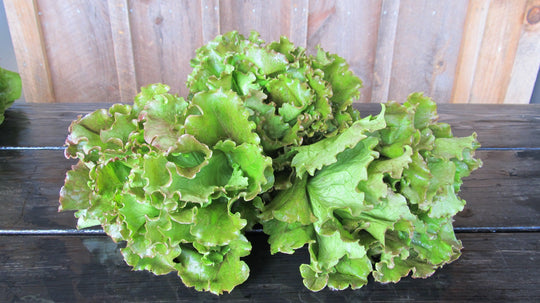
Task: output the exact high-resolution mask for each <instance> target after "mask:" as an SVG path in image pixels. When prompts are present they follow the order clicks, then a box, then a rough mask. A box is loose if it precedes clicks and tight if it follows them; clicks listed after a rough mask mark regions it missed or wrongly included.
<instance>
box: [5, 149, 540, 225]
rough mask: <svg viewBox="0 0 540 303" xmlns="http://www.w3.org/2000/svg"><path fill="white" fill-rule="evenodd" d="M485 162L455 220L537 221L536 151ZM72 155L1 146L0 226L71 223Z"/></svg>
mask: <svg viewBox="0 0 540 303" xmlns="http://www.w3.org/2000/svg"><path fill="white" fill-rule="evenodd" d="M477 156H478V157H479V158H480V159H482V160H483V161H484V167H483V168H481V169H479V170H477V171H475V172H473V174H472V175H471V176H470V177H468V178H466V179H465V180H464V184H463V186H462V191H461V193H460V196H461V197H462V198H464V199H465V200H466V201H467V205H466V207H465V209H464V211H463V212H461V213H459V214H458V215H457V216H456V217H455V220H456V221H455V224H454V225H455V226H456V227H463V228H471V227H494V228H496V227H532V226H538V225H539V224H538V222H540V208H539V206H540V198H539V197H540V187H538V186H537V185H538V184H540V151H539V150H533V151H528V150H510V151H509V150H505V151H492V150H488V151H479V152H478V153H477ZM73 164H75V161H74V160H66V159H65V158H64V156H63V152H62V151H61V150H3V151H0V172H2V173H1V174H0V197H2V198H1V200H0V207H1V209H2V212H0V229H2V230H24V229H41V230H46V229H73V228H75V226H76V224H75V219H74V218H73V212H62V213H58V212H57V209H58V197H59V191H60V188H61V186H62V185H63V184H64V177H65V173H66V172H67V171H68V170H69V169H70V166H71V165H73Z"/></svg>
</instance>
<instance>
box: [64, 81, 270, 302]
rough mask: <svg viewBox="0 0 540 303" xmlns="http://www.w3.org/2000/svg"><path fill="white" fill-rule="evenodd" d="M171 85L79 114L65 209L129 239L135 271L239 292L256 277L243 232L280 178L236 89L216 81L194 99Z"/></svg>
mask: <svg viewBox="0 0 540 303" xmlns="http://www.w3.org/2000/svg"><path fill="white" fill-rule="evenodd" d="M168 90H169V87H167V86H165V85H161V84H155V85H150V86H147V87H144V88H143V89H142V91H141V93H140V94H139V95H138V96H137V97H136V99H135V103H134V105H133V106H130V105H119V104H117V105H113V106H112V107H111V108H110V109H109V110H97V111H95V112H93V113H90V114H88V115H86V116H84V117H79V119H78V120H76V121H74V122H73V123H72V125H71V126H70V134H69V136H68V138H67V140H66V143H67V148H66V152H65V153H66V156H67V157H69V158H78V159H79V162H78V163H77V164H76V165H75V166H74V167H73V168H72V170H71V171H69V172H68V173H67V176H66V181H65V184H64V186H63V188H62V190H61V194H60V210H77V212H76V214H75V215H76V217H78V227H79V228H85V227H90V226H94V225H101V226H102V227H103V229H104V230H105V232H106V233H107V234H108V235H109V236H111V238H112V239H113V240H115V241H123V242H125V247H124V248H123V249H122V254H123V256H124V258H125V260H126V262H127V264H129V265H130V266H133V268H134V269H136V270H149V271H151V272H153V273H155V274H159V275H161V274H167V273H169V272H178V275H179V276H180V277H181V278H182V280H183V282H184V283H185V284H186V285H188V286H194V287H195V288H196V289H198V290H207V291H211V292H214V293H221V292H223V291H231V290H232V289H233V287H234V286H236V285H238V284H240V283H242V282H244V281H245V280H246V279H247V277H248V273H249V269H248V267H247V265H246V264H245V262H244V261H242V260H240V258H241V257H244V256H246V255H248V254H249V252H250V250H251V244H250V243H249V241H248V240H247V239H246V237H245V235H244V233H245V230H246V229H249V228H251V227H252V226H253V224H254V223H255V222H253V220H254V219H255V217H254V216H249V214H250V213H252V212H253V209H254V206H253V203H252V200H254V199H255V198H256V197H257V195H258V194H259V193H261V192H264V191H266V190H268V189H269V188H270V187H272V183H273V173H272V159H271V158H269V157H268V156H265V155H264V154H263V153H262V149H261V148H260V145H259V144H258V143H259V139H258V137H257V135H255V134H254V133H253V132H252V131H251V130H252V129H253V128H254V127H255V125H254V123H252V122H251V121H249V120H248V115H247V113H246V110H245V109H244V108H243V107H242V106H241V101H240V99H238V98H237V97H236V96H235V95H232V94H231V93H227V92H224V91H222V90H217V91H213V92H208V93H202V94H198V95H197V96H196V97H194V98H193V100H192V102H191V103H189V104H188V103H187V102H186V101H184V99H182V98H179V97H178V96H176V95H171V94H169V93H168ZM215 108H218V109H220V110H213V109H215ZM221 121H230V122H231V123H229V124H228V126H227V127H221V126H220V125H219V124H220V123H221Z"/></svg>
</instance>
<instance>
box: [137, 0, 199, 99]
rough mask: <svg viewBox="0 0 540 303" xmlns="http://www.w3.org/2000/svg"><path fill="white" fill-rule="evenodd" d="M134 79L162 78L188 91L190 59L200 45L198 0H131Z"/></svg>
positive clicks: (176, 90) (176, 88)
mask: <svg viewBox="0 0 540 303" xmlns="http://www.w3.org/2000/svg"><path fill="white" fill-rule="evenodd" d="M129 7H130V12H131V18H132V19H133V20H137V22H133V23H132V26H131V29H132V31H131V34H132V37H133V52H134V54H135V55H134V56H135V69H136V70H137V71H138V73H137V83H138V85H139V86H144V85H147V84H150V83H156V82H162V83H166V84H168V85H169V86H170V87H171V92H173V93H179V94H180V95H181V96H186V95H187V93H188V92H187V88H186V85H185V82H186V80H187V75H188V74H189V73H190V72H191V68H190V65H189V61H190V60H191V58H193V57H194V56H195V49H197V48H199V47H200V46H202V45H203V34H202V14H201V2H200V1H188V0H182V1H161V2H143V1H130V3H129Z"/></svg>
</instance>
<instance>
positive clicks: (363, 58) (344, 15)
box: [307, 0, 381, 103]
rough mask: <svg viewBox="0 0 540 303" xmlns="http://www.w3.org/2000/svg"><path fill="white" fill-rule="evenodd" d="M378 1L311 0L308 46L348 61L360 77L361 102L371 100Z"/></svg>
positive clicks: (379, 6) (309, 48) (378, 12)
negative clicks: (321, 49) (318, 47)
mask: <svg viewBox="0 0 540 303" xmlns="http://www.w3.org/2000/svg"><path fill="white" fill-rule="evenodd" d="M380 16H381V2H380V1H354V0H348V1H311V2H310V6H309V23H308V30H307V36H308V40H307V49H308V50H309V51H311V52H313V51H314V50H315V49H316V47H317V46H318V45H320V46H321V47H322V48H323V49H324V50H325V51H328V52H331V53H335V54H337V55H339V56H341V57H343V58H345V60H346V61H347V63H348V64H349V65H350V68H351V70H352V71H353V72H354V74H355V75H356V76H358V77H359V78H360V79H362V81H363V87H364V88H363V89H362V90H361V95H360V98H359V99H358V100H357V101H358V102H360V103H365V102H371V100H372V98H371V92H372V88H371V87H372V85H373V84H372V82H373V72H374V70H373V66H374V63H375V54H376V50H377V33H378V31H379V19H380Z"/></svg>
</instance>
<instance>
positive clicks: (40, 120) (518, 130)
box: [0, 103, 540, 148]
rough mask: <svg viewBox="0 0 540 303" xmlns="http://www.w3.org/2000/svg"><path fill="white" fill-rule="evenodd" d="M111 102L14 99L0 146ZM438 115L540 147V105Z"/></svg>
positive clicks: (493, 137) (369, 108) (483, 138)
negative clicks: (16, 100)
mask: <svg viewBox="0 0 540 303" xmlns="http://www.w3.org/2000/svg"><path fill="white" fill-rule="evenodd" d="M110 105H111V104H106V103H83V104H76V103H73V104H55V105H54V106H51V105H50V104H32V105H30V104H24V103H15V104H14V105H13V107H11V108H9V109H8V110H7V111H6V114H5V116H6V120H5V121H4V123H3V124H2V125H0V134H2V135H1V136H0V147H1V146H20V147H24V146H62V145H63V144H64V141H65V138H66V136H67V134H68V127H69V125H70V123H71V121H73V120H75V119H76V118H77V115H80V114H86V113H89V112H92V111H94V110H96V109H100V108H108V107H109V106H110ZM355 107H356V108H357V109H359V110H360V112H361V114H362V115H363V116H366V115H368V114H377V113H379V112H380V105H379V104H355ZM439 115H440V120H441V121H443V122H448V123H450V124H451V125H452V130H453V132H454V135H456V136H468V135H470V134H471V133H472V132H473V131H474V132H476V133H477V134H478V138H479V140H480V143H481V144H482V147H485V148H539V147H540V127H538V123H539V119H540V105H472V104H464V105H458V104H439ZM4 134H8V135H4Z"/></svg>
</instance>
